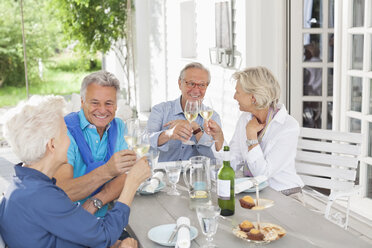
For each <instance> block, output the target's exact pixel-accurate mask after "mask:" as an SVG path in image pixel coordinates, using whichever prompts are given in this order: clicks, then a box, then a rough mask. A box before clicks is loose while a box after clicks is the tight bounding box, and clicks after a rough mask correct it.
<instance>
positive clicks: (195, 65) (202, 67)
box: [178, 62, 211, 84]
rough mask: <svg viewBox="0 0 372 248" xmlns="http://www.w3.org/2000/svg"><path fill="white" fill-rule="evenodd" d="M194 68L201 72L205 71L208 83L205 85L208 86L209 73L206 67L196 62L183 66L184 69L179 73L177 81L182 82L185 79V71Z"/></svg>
mask: <svg viewBox="0 0 372 248" xmlns="http://www.w3.org/2000/svg"><path fill="white" fill-rule="evenodd" d="M194 68H196V69H200V70H203V71H205V72H206V73H207V74H208V82H207V83H208V84H209V83H210V81H211V73H210V72H209V70H208V69H207V68H206V67H204V65H202V64H200V63H198V62H192V63H189V64H187V65H185V67H184V68H183V69H182V70H181V72H180V75H179V77H178V80H179V81H182V80H184V79H185V74H186V71H187V70H188V69H194Z"/></svg>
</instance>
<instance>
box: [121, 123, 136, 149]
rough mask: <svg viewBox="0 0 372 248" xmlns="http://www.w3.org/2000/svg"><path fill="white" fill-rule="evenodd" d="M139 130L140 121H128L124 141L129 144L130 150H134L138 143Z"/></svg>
mask: <svg viewBox="0 0 372 248" xmlns="http://www.w3.org/2000/svg"><path fill="white" fill-rule="evenodd" d="M139 128H140V124H139V120H138V119H135V118H132V119H128V120H127V121H126V125H125V127H124V139H125V141H126V142H127V144H128V148H129V149H133V147H134V146H135V145H136V143H137V136H138V132H139Z"/></svg>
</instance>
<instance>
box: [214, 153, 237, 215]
mask: <svg viewBox="0 0 372 248" xmlns="http://www.w3.org/2000/svg"><path fill="white" fill-rule="evenodd" d="M223 151H224V160H223V167H222V168H221V169H220V171H219V172H218V177H217V196H218V206H219V207H220V208H221V215H223V216H229V215H233V214H234V212H235V192H234V186H235V171H234V170H233V168H231V166H230V156H229V155H230V148H229V147H228V146H224V147H223Z"/></svg>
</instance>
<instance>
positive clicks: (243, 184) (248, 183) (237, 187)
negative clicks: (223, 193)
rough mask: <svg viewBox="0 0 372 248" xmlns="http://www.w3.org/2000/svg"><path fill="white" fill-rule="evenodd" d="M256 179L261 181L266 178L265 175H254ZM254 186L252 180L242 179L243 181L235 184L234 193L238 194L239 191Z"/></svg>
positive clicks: (258, 181)
mask: <svg viewBox="0 0 372 248" xmlns="http://www.w3.org/2000/svg"><path fill="white" fill-rule="evenodd" d="M254 179H256V181H257V183H258V184H260V183H263V182H265V181H266V180H267V177H266V176H257V177H254ZM253 186H254V183H253V180H244V181H243V182H240V183H237V184H235V194H239V193H240V192H242V191H244V190H247V189H250V188H252V187H253Z"/></svg>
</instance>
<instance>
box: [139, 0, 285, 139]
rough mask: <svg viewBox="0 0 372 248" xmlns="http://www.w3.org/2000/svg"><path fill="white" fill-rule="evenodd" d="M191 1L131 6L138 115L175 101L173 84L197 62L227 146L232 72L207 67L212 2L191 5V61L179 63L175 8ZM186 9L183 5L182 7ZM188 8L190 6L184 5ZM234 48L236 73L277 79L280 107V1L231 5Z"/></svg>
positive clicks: (234, 110) (156, 0) (143, 0)
mask: <svg viewBox="0 0 372 248" xmlns="http://www.w3.org/2000/svg"><path fill="white" fill-rule="evenodd" d="M188 1H191V0H164V1H162V0H136V1H135V4H136V28H135V30H136V56H137V57H136V60H137V64H136V68H137V87H138V96H139V97H138V100H139V103H138V105H139V109H140V110H141V111H148V110H149V109H150V107H151V106H154V105H155V104H157V103H160V102H162V101H165V100H172V99H175V98H176V97H178V96H179V95H180V91H179V88H178V84H177V80H178V76H179V72H180V70H181V69H182V67H183V66H184V65H186V64H187V63H189V62H192V61H198V62H201V63H202V64H204V65H205V66H207V67H208V68H209V69H210V71H211V75H212V81H211V84H210V87H208V91H207V96H210V97H212V98H213V101H214V102H213V103H214V106H213V107H214V109H215V110H216V111H217V112H218V113H219V114H220V116H221V119H222V124H223V128H224V130H225V137H226V139H227V140H230V138H231V136H232V134H233V131H234V128H235V123H236V121H237V119H238V116H239V114H240V113H239V110H238V107H237V103H236V102H235V100H234V99H233V94H234V92H235V89H234V88H235V85H234V83H233V82H232V81H231V75H232V73H233V72H234V71H235V70H232V69H226V68H222V67H220V66H215V65H211V64H210V62H209V48H211V47H214V46H215V33H214V32H215V31H214V30H215V26H214V22H215V19H214V3H215V0H203V1H195V2H194V3H195V4H194V8H195V13H194V16H195V20H189V21H190V25H187V26H191V27H194V29H195V31H196V35H195V37H196V41H195V42H196V56H195V57H194V58H189V57H188V58H182V57H181V51H182V49H181V44H182V40H181V37H182V36H181V32H182V30H181V28H180V27H181V11H180V6H181V3H185V2H188ZM186 4H187V3H186ZM188 6H190V5H188ZM235 22H236V25H235V33H236V37H235V45H236V49H237V50H238V51H239V52H240V53H241V54H242V65H241V68H240V69H244V68H245V67H251V66H259V65H261V66H266V67H268V68H269V69H271V70H272V71H273V73H274V74H275V75H276V76H277V78H278V80H279V82H280V84H281V87H282V102H285V91H286V90H285V80H286V76H285V75H286V73H285V68H286V61H285V54H286V53H285V37H286V33H285V30H286V27H285V0H236V1H235Z"/></svg>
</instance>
